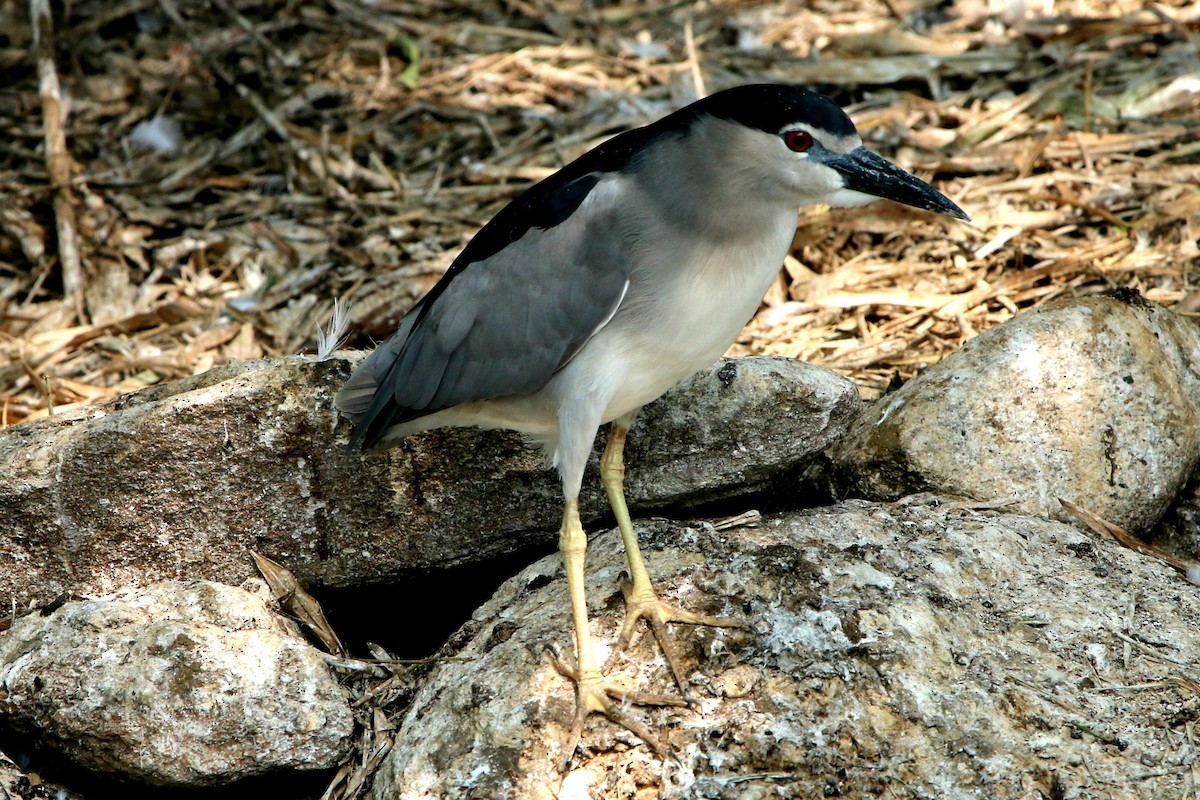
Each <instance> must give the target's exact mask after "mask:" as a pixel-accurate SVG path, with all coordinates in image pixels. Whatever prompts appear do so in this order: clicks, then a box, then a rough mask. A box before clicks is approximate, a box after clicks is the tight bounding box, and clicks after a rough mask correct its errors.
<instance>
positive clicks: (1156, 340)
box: [833, 293, 1200, 533]
mask: <svg viewBox="0 0 1200 800" xmlns="http://www.w3.org/2000/svg"><path fill="white" fill-rule="evenodd" d="M833 461H834V466H835V469H836V473H837V476H838V480H839V482H840V484H841V485H842V488H843V491H844V492H845V493H847V494H849V495H852V496H859V497H862V496H865V497H872V498H878V499H895V498H897V497H901V496H903V495H905V494H907V493H910V492H913V491H919V490H924V489H928V490H931V491H936V492H938V493H941V494H952V495H960V496H965V497H973V498H976V499H981V500H1006V499H1010V500H1012V502H1013V505H1012V508H1013V509H1014V510H1019V511H1023V512H1025V513H1029V514H1040V515H1046V516H1050V517H1054V518H1058V519H1066V518H1068V515H1067V513H1066V512H1065V511H1064V510H1063V509H1062V507H1061V505H1060V504H1059V499H1060V498H1061V499H1064V500H1069V501H1071V502H1073V503H1075V504H1077V505H1079V506H1082V507H1083V508H1085V509H1087V510H1088V511H1091V512H1092V513H1094V514H1096V515H1098V516H1100V517H1102V518H1104V519H1106V520H1108V521H1109V522H1113V523H1116V524H1117V525H1120V526H1122V527H1124V528H1125V529H1127V530H1129V531H1131V532H1134V533H1146V532H1147V531H1148V530H1149V529H1150V528H1151V526H1153V525H1154V523H1155V522H1157V521H1158V519H1159V518H1160V517H1161V516H1162V515H1163V513H1164V511H1166V509H1167V507H1168V505H1169V504H1170V503H1171V502H1172V501H1173V499H1174V498H1175V496H1176V495H1177V494H1178V493H1179V491H1180V490H1181V489H1182V487H1183V486H1184V484H1185V483H1186V481H1187V479H1188V476H1189V475H1191V474H1192V472H1193V470H1194V469H1195V467H1196V464H1197V462H1198V461H1200V329H1198V328H1197V326H1196V325H1195V324H1194V323H1193V322H1191V321H1190V320H1187V319H1183V318H1181V317H1177V316H1175V315H1174V314H1172V313H1171V312H1170V311H1168V310H1167V309H1165V308H1163V307H1162V306H1159V305H1156V304H1153V303H1148V302H1146V301H1145V300H1142V299H1141V298H1140V297H1138V296H1137V295H1135V294H1131V293H1120V294H1118V295H1115V296H1099V297H1088V298H1083V299H1067V300H1061V301H1058V302H1054V303H1049V304H1047V305H1045V306H1042V307H1040V308H1038V309H1035V310H1033V311H1029V312H1026V313H1024V314H1021V315H1019V316H1017V317H1015V318H1013V319H1012V320H1010V321H1009V322H1006V323H1005V324H1003V325H998V326H996V327H995V328H991V329H989V330H987V331H986V332H984V333H982V334H980V335H979V336H977V337H975V338H974V339H972V340H971V341H969V342H968V343H967V344H966V345H965V346H964V347H963V348H962V349H961V350H958V351H957V352H955V353H953V354H951V355H950V356H947V357H946V358H945V359H944V360H943V361H941V362H940V363H938V364H937V365H935V366H933V367H930V368H929V369H928V370H926V371H925V372H924V373H923V374H921V375H920V376H918V377H917V378H914V379H913V380H911V381H909V382H908V383H907V384H905V385H904V386H903V387H902V388H901V389H900V390H899V391H897V392H895V393H894V394H891V395H888V396H887V397H884V398H882V399H880V400H879V401H877V402H875V403H874V404H872V405H871V407H870V408H869V409H868V410H867V411H866V412H865V413H863V414H862V415H860V416H859V418H858V419H857V420H856V421H855V423H854V424H853V426H852V427H851V429H850V432H849V433H848V434H847V435H846V436H845V437H843V438H842V439H841V440H840V441H839V442H838V444H837V445H836V447H835V448H834V450H833Z"/></svg>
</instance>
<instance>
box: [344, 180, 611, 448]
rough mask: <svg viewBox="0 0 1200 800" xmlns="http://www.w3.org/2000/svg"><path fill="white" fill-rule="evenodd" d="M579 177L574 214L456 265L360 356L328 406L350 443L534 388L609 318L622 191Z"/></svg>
mask: <svg viewBox="0 0 1200 800" xmlns="http://www.w3.org/2000/svg"><path fill="white" fill-rule="evenodd" d="M580 180H581V182H582V184H581V185H583V187H584V188H585V189H586V190H587V191H586V195H585V196H584V197H583V198H582V199H580V198H579V197H578V193H579V192H580V191H581V189H580V186H579V185H575V186H572V185H571V184H567V185H566V186H565V187H564V189H563V191H566V192H569V193H572V194H570V196H569V197H568V200H569V201H570V202H572V203H577V207H576V209H575V211H574V213H572V214H570V215H569V216H567V217H566V218H565V219H562V220H561V221H558V222H557V223H556V224H554V225H553V226H552V227H548V228H531V229H530V230H528V231H526V232H525V233H524V235H522V236H520V237H519V238H516V239H515V240H513V241H511V242H510V243H508V244H507V245H506V246H504V247H502V248H501V249H499V250H497V251H496V252H492V253H490V254H489V255H487V256H486V257H485V258H483V259H481V260H479V261H475V262H471V263H469V264H465V265H464V264H461V263H458V262H456V263H455V265H454V267H452V269H451V270H450V272H448V273H447V275H446V276H445V277H444V278H443V279H442V281H441V282H439V284H438V286H437V287H435V288H434V289H433V290H431V292H430V293H429V295H428V296H427V297H426V298H425V299H424V300H422V301H421V303H419V304H418V305H417V306H416V307H414V308H413V310H412V311H410V312H409V314H408V315H407V316H406V317H405V318H404V319H403V320H402V321H401V323H400V326H399V328H398V330H397V331H396V333H395V334H393V335H392V337H390V338H389V339H388V340H387V341H386V342H384V344H382V345H380V347H379V348H378V349H376V350H375V352H374V353H372V354H371V355H370V356H368V357H367V359H366V360H364V361H363V363H362V364H361V365H360V367H359V368H358V370H357V371H356V372H355V373H354V374H353V375H352V376H351V377H350V379H349V380H348V381H347V383H346V385H345V387H344V388H343V389H342V390H341V391H340V392H339V393H338V395H337V398H336V401H335V403H336V405H337V407H338V409H339V410H341V411H342V412H343V413H344V414H345V415H346V416H347V417H349V418H350V419H351V420H352V421H354V422H355V424H356V425H355V433H354V438H353V441H355V442H363V443H365V445H366V446H371V445H373V444H376V443H378V442H379V441H380V440H381V439H382V438H383V437H384V435H385V434H386V432H387V430H388V429H389V428H391V427H393V426H394V425H398V424H401V423H404V422H407V421H409V420H413V419H416V418H418V417H422V416H425V415H427V414H432V413H434V412H436V411H440V410H442V409H445V408H449V407H452V406H455V405H458V404H460V403H464V402H468V401H472V400H486V399H490V398H494V397H502V396H508V395H520V394H529V393H532V392H536V391H537V390H538V389H541V388H542V387H543V386H545V385H546V383H547V382H549V380H550V379H551V378H552V377H553V376H554V373H555V372H556V371H557V370H558V369H560V368H561V367H562V366H564V365H565V364H566V363H567V362H569V361H570V360H571V359H572V358H573V357H574V356H575V354H576V353H578V352H579V350H580V349H581V348H582V347H583V346H584V345H585V344H586V343H587V341H588V340H589V339H590V338H591V337H592V336H594V335H595V333H596V332H597V331H598V330H599V329H600V328H602V327H603V326H604V325H605V324H607V323H608V322H609V321H610V320H611V319H612V317H613V315H614V314H615V313H616V311H617V308H618V307H619V306H620V303H621V300H622V299H623V298H624V295H625V291H626V289H627V288H628V279H629V261H630V259H629V252H628V247H629V245H630V243H631V241H632V239H631V237H630V236H629V235H627V234H628V230H627V228H628V220H626V219H623V216H622V214H623V209H624V208H626V204H625V203H623V202H622V195H623V193H624V191H626V188H625V184H624V182H623V181H622V179H621V178H620V177H619V176H618V175H615V174H609V175H604V176H602V177H597V176H595V175H587V176H584V178H582V179H580ZM470 250H471V247H470V246H468V248H467V250H465V251H464V255H465V254H466V253H468V252H469V251H470ZM477 252H479V250H478V249H477Z"/></svg>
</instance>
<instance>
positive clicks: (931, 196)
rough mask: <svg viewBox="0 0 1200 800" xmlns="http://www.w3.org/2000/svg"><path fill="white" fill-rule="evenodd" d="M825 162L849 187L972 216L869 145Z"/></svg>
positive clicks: (961, 215) (916, 206)
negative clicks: (869, 147)
mask: <svg viewBox="0 0 1200 800" xmlns="http://www.w3.org/2000/svg"><path fill="white" fill-rule="evenodd" d="M825 163H826V164H827V165H828V166H830V167H833V168H834V169H835V170H837V171H838V172H839V173H841V175H842V180H843V181H844V182H845V184H846V188H847V189H853V190H854V191H856V192H862V193H863V194H869V195H874V196H875V197H882V198H885V199H887V200H895V201H896V202H897V203H904V204H905V205H908V206H914V207H915V208H923V209H925V210H926V211H936V212H937V213H939V214H946V215H947V216H951V217H957V218H958V219H963V220H969V219H970V217H968V216H967V215H966V214H965V213H964V212H963V210H962V209H961V208H959V207H958V206H956V205H955V204H954V203H953V202H952V201H951V200H950V198H948V197H946V195H944V194H942V193H941V192H939V191H938V190H937V189H935V188H933V187H932V186H930V185H929V184H928V183H926V182H925V181H923V180H921V179H920V178H917V177H916V176H914V175H910V174H909V173H907V172H905V171H904V170H902V169H900V168H899V167H897V166H896V165H895V164H893V163H892V162H890V161H888V160H887V159H885V158H881V157H880V156H877V155H875V154H874V153H872V152H871V151H870V150H868V149H867V148H865V147H857V148H855V149H853V150H851V151H850V152H849V153H846V154H845V155H839V156H836V157H834V158H830V159H829V160H828V161H826V162H825Z"/></svg>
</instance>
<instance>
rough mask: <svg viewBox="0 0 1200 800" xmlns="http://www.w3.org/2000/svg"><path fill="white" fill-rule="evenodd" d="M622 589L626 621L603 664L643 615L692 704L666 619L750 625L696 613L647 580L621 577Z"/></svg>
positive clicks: (722, 625) (623, 644) (622, 646)
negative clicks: (658, 591)
mask: <svg viewBox="0 0 1200 800" xmlns="http://www.w3.org/2000/svg"><path fill="white" fill-rule="evenodd" d="M621 593H622V594H624V595H625V622H624V624H622V625H621V634H620V635H619V636H618V637H617V643H616V647H614V648H613V651H612V654H611V655H610V656H609V658H608V662H607V663H606V664H605V668H608V667H609V666H610V665H611V664H612V661H613V658H615V657H616V655H617V653H619V652H622V651H623V650H625V649H626V648H628V647H629V643H630V641H631V640H632V639H633V632H634V631H635V630H636V629H637V624H638V620H642V619H644V620H646V622H647V623H648V624H649V625H650V630H651V632H653V633H654V638H655V639H656V640H658V646H659V647H660V648H662V651H663V657H664V658H665V659H666V661H667V666H668V667H670V668H671V675H672V676H673V677H674V678H675V684H676V685H677V686H678V687H679V692H680V694H682V695H683V700H684V702H685V703H687V704H688V705H689V706H690V705H694V704H695V702H696V701H695V700H694V699H693V698H692V696H691V695H690V694H689V693H688V690H687V681H685V680H684V677H683V670H682V669H681V668H680V659H679V656H678V655H677V654H676V653H675V647H674V645H672V644H671V640H670V638H669V637H668V636H667V623H669V622H680V623H684V624H686V625H708V626H710V627H713V628H748V627H749V626H748V625H747V624H746V623H745V622H742V621H741V620H739V619H733V618H732V617H713V616H709V615H708V614H696V613H694V612H692V611H685V610H684V609H682V608H679V607H678V606H673V605H671V604H670V603H665V602H663V601H662V600H660V599H659V598H658V595H657V594H655V593H654V589H653V587H651V586H650V584H649V583H645V584H642V585H641V586H639V585H638V584H637V582H636V581H630V580H629V579H628V577H626V578H624V579H623V580H622V581H621Z"/></svg>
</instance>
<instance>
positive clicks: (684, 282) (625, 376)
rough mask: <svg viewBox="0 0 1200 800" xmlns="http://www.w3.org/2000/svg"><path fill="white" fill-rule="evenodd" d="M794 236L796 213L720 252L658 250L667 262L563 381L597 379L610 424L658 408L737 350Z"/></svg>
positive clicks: (703, 245)
mask: <svg viewBox="0 0 1200 800" xmlns="http://www.w3.org/2000/svg"><path fill="white" fill-rule="evenodd" d="M795 230H796V213H795V212H794V211H790V212H780V213H776V214H775V215H774V217H773V218H772V217H768V218H766V219H763V218H760V219H759V220H757V223H756V224H755V225H753V226H752V230H747V231H746V232H745V233H746V235H743V236H739V237H737V238H736V239H726V240H725V241H722V242H720V243H719V244H715V243H712V242H708V241H704V237H700V239H699V240H697V241H696V242H695V243H694V244H693V245H692V246H690V247H687V246H682V245H676V246H674V247H672V246H670V243H669V242H667V243H664V242H661V241H660V242H657V243H655V244H656V246H655V247H654V249H653V252H655V253H657V254H660V255H659V258H660V259H661V262H660V263H657V264H654V265H650V264H642V265H640V268H639V269H638V270H637V271H636V272H635V273H634V275H633V279H632V280H633V283H632V285H631V286H630V289H629V291H628V293H627V295H626V298H625V302H624V303H622V306H621V308H620V309H619V310H618V312H617V314H616V315H615V316H614V317H613V319H612V320H611V321H610V322H609V324H608V325H607V326H605V328H604V329H603V330H601V331H600V332H599V333H598V334H597V335H596V337H595V338H593V339H592V341H590V342H589V343H588V345H587V346H586V347H585V348H584V350H583V351H582V352H580V354H579V356H578V357H577V358H576V359H575V361H574V362H572V363H571V364H570V365H568V367H567V368H566V369H564V370H563V373H567V372H572V373H574V375H572V376H568V375H564V374H562V373H560V375H561V377H563V378H567V379H569V380H570V379H574V378H575V376H579V375H581V374H587V375H590V376H591V380H588V381H587V383H588V384H589V385H590V386H591V387H593V390H594V391H596V392H597V393H599V394H602V395H607V396H608V398H609V399H608V402H607V403H606V405H605V412H604V421H606V422H607V421H610V420H613V419H616V418H617V417H619V416H622V415H623V414H627V413H629V412H630V411H634V410H636V409H638V408H640V407H641V406H643V405H645V404H646V403H649V402H651V401H653V400H655V399H656V398H658V397H659V396H661V395H662V394H663V392H665V391H667V390H668V389H670V388H671V387H672V386H674V385H675V384H677V383H679V382H680V381H682V380H683V379H685V378H687V377H688V376H690V375H692V374H693V373H695V372H697V371H699V370H701V369H704V368H705V367H707V366H709V365H710V364H712V363H713V362H715V361H716V360H717V359H718V358H720V357H721V355H722V354H724V352H725V351H726V350H727V349H728V348H729V346H730V345H731V344H732V343H733V342H734V340H735V339H736V338H737V335H738V333H739V332H740V331H741V330H742V328H743V327H744V326H745V324H746V323H747V322H748V321H749V320H750V318H751V317H752V316H753V315H754V312H755V311H756V310H757V309H758V305H759V303H760V302H761V301H762V297H763V295H764V294H765V293H766V291H767V289H768V288H769V287H770V285H771V281H772V280H774V278H775V275H776V274H777V273H778V271H779V268H780V266H781V265H782V263H783V258H784V256H785V255H786V254H787V251H788V248H789V246H790V245H791V241H792V237H793V235H794V233H795ZM664 245H666V246H664ZM575 385H576V386H577V387H578V385H579V384H578V383H576V384H575Z"/></svg>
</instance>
